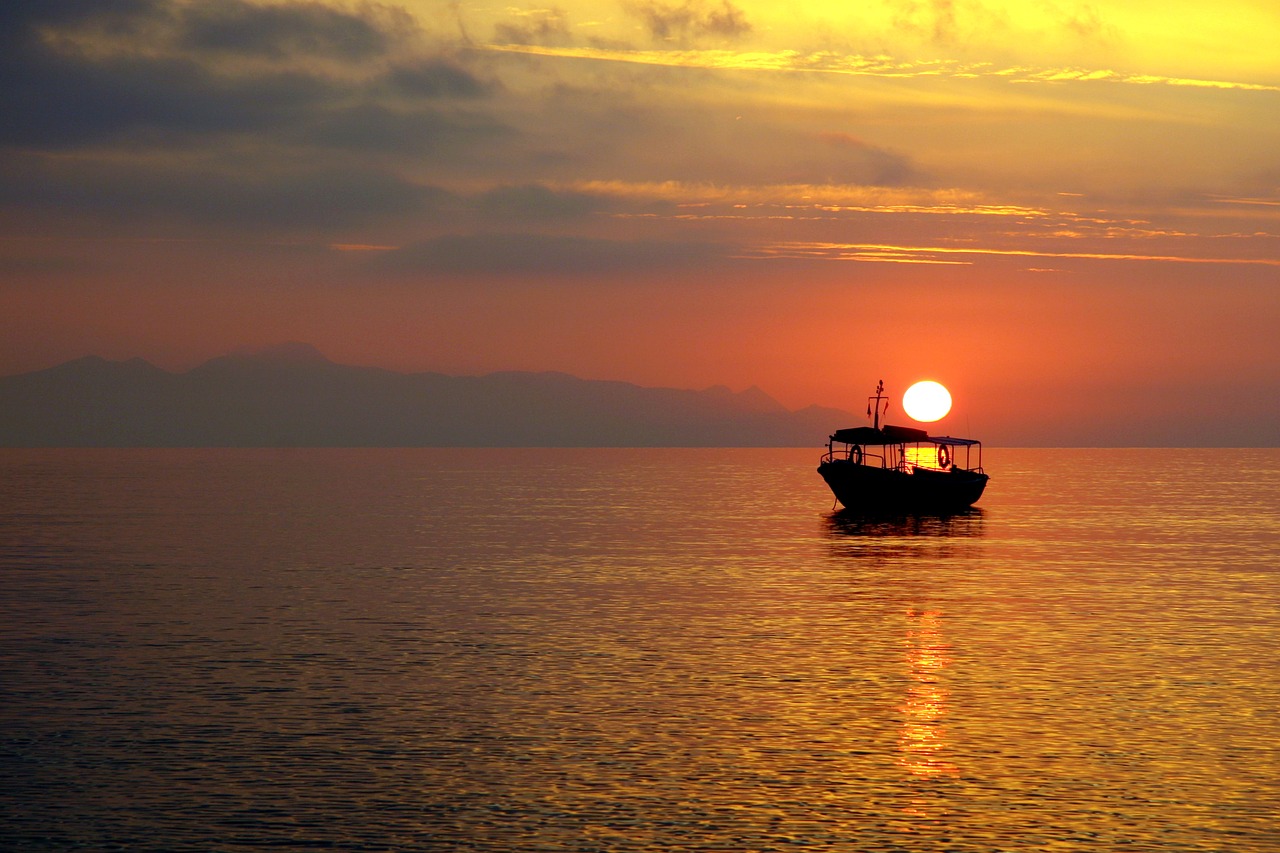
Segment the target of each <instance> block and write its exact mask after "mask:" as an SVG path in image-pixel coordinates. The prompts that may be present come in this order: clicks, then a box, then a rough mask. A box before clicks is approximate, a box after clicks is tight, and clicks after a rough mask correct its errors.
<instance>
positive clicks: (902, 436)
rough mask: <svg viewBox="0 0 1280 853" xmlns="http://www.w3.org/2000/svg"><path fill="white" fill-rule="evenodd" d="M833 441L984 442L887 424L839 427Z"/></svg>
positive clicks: (965, 444) (966, 444)
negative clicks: (878, 426) (880, 427)
mask: <svg viewBox="0 0 1280 853" xmlns="http://www.w3.org/2000/svg"><path fill="white" fill-rule="evenodd" d="M831 440H832V441H838V442H840V443H841V444H863V445H867V444H871V445H877V444H880V445H883V444H905V443H908V442H914V441H927V442H931V443H933V444H945V445H948V446H950V447H970V446H972V445H975V444H981V443H982V442H980V441H977V440H975V439H972V438H955V437H953V436H949V435H943V436H932V435H929V434H928V433H927V432H925V431H924V430H922V429H916V428H915V427H903V426H892V425H889V424H886V425H885V426H884V428H882V429H875V428H874V427H869V426H860V427H849V428H848V429H838V430H836V431H835V432H834V433H832V435H831Z"/></svg>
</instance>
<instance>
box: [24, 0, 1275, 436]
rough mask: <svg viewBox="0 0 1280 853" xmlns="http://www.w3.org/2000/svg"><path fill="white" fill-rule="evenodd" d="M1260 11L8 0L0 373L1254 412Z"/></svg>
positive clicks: (1231, 1) (1270, 406) (1013, 426)
mask: <svg viewBox="0 0 1280 853" xmlns="http://www.w3.org/2000/svg"><path fill="white" fill-rule="evenodd" d="M1277 34H1280V5H1277V4H1275V3H1270V2H1260V1H1259V0H1255V2H1244V0H1225V2H1219V3H1204V2H1187V0H1161V2H1158V3H1157V2H1154V0H1152V2H1147V0H1124V2H1120V0H1100V2H1073V0H1046V2H1042V3H1025V2H999V0H973V1H972V2H969V1H968V0H865V2H856V3H850V2H839V3H821V2H814V3H800V4H794V3H777V2H753V1H752V0H735V2H726V0H707V2H697V1H696V0H695V1H694V2H668V0H616V1H615V0H596V1H595V2H577V0H568V2H557V3H554V4H550V5H538V4H532V5H530V4H523V3H520V4H514V5H509V4H507V3H505V2H499V3H489V2H472V0H461V1H460V2H443V0H417V2H398V3H397V2H389V3H339V2H326V0H314V2H313V1H312V0H307V2H248V0H207V1H203V2H162V0H17V1H16V2H12V0H11V2H8V3H6V4H5V5H4V8H3V10H2V11H0V118H2V119H3V120H2V121H0V148H2V150H0V341H3V344H2V345H0V374H11V373H17V372H21V371H27V370H34V369H39V368H44V367H49V366H51V365H54V364H57V363H59V362H61V361H65V360H68V359H71V358H75V357H78V356H82V355H86V354H97V355H102V356H105V357H108V358H117V359H120V358H130V357H134V356H141V357H143V358H145V359H147V360H149V361H152V362H154V363H156V364H158V365H160V366H162V367H166V368H169V369H186V368H189V367H192V366H194V365H195V364H198V363H200V362H201V361H203V360H205V359H207V358H209V357H211V356H215V355H219V354H222V353H225V352H227V351H229V350H231V349H234V348H238V347H246V346H247V347H256V346H263V345H268V344H273V343H277V342H281V341H306V342H309V343H311V344H314V345H315V346H317V347H318V348H319V349H321V350H322V351H323V352H325V353H326V354H327V355H328V356H329V357H330V358H332V359H334V360H335V361H341V362H347V363H354V364H367V365H377V366H382V367H388V368H393V369H397V370H413V371H420V370H433V371H440V372H445V373H452V374H481V373H487V372H491V371H495V370H508V369H517V370H558V371H565V372H568V373H573V374H575V375H578V376H582V377H586V378H597V379H620V380H626V381H630V382H635V383H638V384H641V385H662V386H675V387H685V388H703V387H707V386H710V385H714V384H725V385H728V386H730V387H731V388H733V389H735V390H742V389H744V388H746V387H748V386H750V385H758V386H759V387H760V388H762V389H763V390H765V391H766V392H767V393H769V394H770V395H772V396H774V397H775V398H777V399H778V400H780V401H781V402H782V403H784V404H785V405H787V406H789V407H791V408H800V407H802V406H805V405H808V404H811V403H817V404H820V405H826V406H837V407H842V408H848V409H851V410H853V411H858V412H860V411H861V410H862V409H863V407H864V406H865V398H866V396H867V394H868V393H870V392H871V391H872V390H873V389H874V386H875V382H876V380H878V379H881V378H883V379H884V380H885V383H886V385H887V386H888V387H889V388H890V389H891V390H894V391H895V392H896V393H897V394H898V395H900V394H901V392H902V391H903V390H905V388H906V386H907V385H908V384H909V383H910V382H911V381H914V380H916V379H923V378H931V379H936V380H939V381H941V382H943V383H944V384H945V385H947V386H948V387H949V388H950V389H951V391H952V394H953V396H954V398H955V404H956V405H955V410H954V413H953V414H952V415H951V416H949V418H948V419H946V420H944V421H942V422H941V426H940V428H939V429H938V431H950V432H952V433H955V434H967V433H972V434H976V435H977V436H978V437H980V438H983V439H984V440H985V441H987V442H988V443H991V444H999V443H1004V444H1039V443H1043V444H1059V443H1067V444H1072V443H1101V444H1108V443H1116V444H1134V443H1138V444H1141V443H1152V444H1161V443H1201V442H1203V443H1209V444H1229V445H1230V444H1280V402H1278V401H1280V46H1278V45H1280V39H1278V37H1277ZM890 414H891V417H890V420H893V415H894V414H895V412H893V411H892V410H891V413H890ZM899 420H901V418H899ZM1135 436H1137V437H1138V438H1135ZM1141 436H1150V437H1151V438H1150V441H1149V442H1148V441H1143V440H1142V439H1141ZM824 439H825V437H824V436H817V437H815V444H821V443H822V442H823V440H824Z"/></svg>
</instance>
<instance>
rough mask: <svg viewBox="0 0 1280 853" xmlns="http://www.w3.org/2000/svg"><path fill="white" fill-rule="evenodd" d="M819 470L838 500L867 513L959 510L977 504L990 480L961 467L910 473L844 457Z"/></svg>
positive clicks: (823, 465) (984, 475)
mask: <svg viewBox="0 0 1280 853" xmlns="http://www.w3.org/2000/svg"><path fill="white" fill-rule="evenodd" d="M818 473H819V474H821V475H822V479H823V480H825V481H826V482H827V485H828V486H829V487H830V488H831V492H832V494H834V495H835V496H836V500H838V501H840V503H842V504H844V505H845V507H847V508H849V509H852V510H859V511H865V512H882V511H889V512H956V511H959V510H963V509H966V508H967V507H970V506H973V504H974V503H976V502H977V500H978V498H980V497H982V492H983V490H984V489H986V487H987V480H988V477H987V475H986V474H981V473H978V472H976V471H965V470H962V469H959V468H955V469H952V470H950V471H934V470H930V469H928V468H917V469H915V470H913V471H909V472H908V471H899V470H897V469H893V468H878V467H874V466H870V465H861V464H858V463H856V462H853V461H850V460H843V459H835V460H830V459H829V460H824V461H823V462H822V463H821V464H820V465H819V466H818Z"/></svg>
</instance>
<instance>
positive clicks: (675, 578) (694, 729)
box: [0, 449, 1280, 853]
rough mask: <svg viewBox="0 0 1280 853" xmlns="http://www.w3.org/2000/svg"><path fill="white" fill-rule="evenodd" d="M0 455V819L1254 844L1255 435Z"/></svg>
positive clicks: (1261, 722)
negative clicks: (959, 489)
mask: <svg viewBox="0 0 1280 853" xmlns="http://www.w3.org/2000/svg"><path fill="white" fill-rule="evenodd" d="M818 455H819V451H818V450H816V449H815V450H350V451H348V450H297V451H294V450H289V451H271V450H263V451H234V450H214V451H189V450H178V451H107V450H88V451H79V450H77V451H67V450H55V451H16V450H5V451H0V583H2V584H3V592H2V594H0V847H2V848H3V849H5V850H17V851H21V850H44V849H48V850H71V849H86V850H241V849H252V848H260V847H275V848H278V849H312V848H334V849H342V850H398V849H406V848H408V849H412V848H417V849H431V850H460V851H560V850H566V851H640V850H665V851H680V850H700V851H701V850H735V851H757V850H759V851H766V850H794V849H811V850H840V851H863V850H866V851H932V850H939V851H941V850H945V851H984V853H986V852H987V851H1014V850H1018V851H1020V850H1097V851H1114V850H1127V851H1275V850H1280V822H1278V820H1277V817H1276V815H1277V814H1280V716H1278V710H1280V666H1277V664H1278V663H1280V652H1278V651H1277V650H1278V649H1280V451H1277V450H1211V451H1175V450H1140V451H1120V450H1062V451H1049V450H999V449H989V450H988V451H987V454H986V460H985V461H986V463H987V467H988V470H989V471H990V473H992V475H993V479H992V481H991V485H990V487H989V488H988V490H987V494H986V496H985V497H984V498H983V500H982V502H981V503H980V504H979V507H980V509H978V510H977V511H974V512H972V513H970V514H967V515H962V516H957V517H952V518H949V519H937V518H934V519H905V520H878V521H876V520H866V519H859V518H850V517H846V516H844V515H842V514H840V513H835V514H833V513H832V512H831V504H832V501H831V497H830V494H829V493H828V492H827V491H826V487H825V486H824V485H823V483H822V482H821V480H820V479H819V477H818V475H817V474H816V473H815V471H814V468H815V466H816V463H817V458H818Z"/></svg>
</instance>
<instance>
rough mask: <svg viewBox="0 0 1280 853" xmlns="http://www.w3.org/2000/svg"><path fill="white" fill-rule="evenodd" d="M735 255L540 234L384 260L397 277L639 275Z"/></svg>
mask: <svg viewBox="0 0 1280 853" xmlns="http://www.w3.org/2000/svg"><path fill="white" fill-rule="evenodd" d="M730 254H731V252H730V249H729V247H726V246H722V245H719V244H714V243H672V242H661V241H645V240H642V241H621V240H602V239H596V238H589V237H564V236H546V235H541V234H476V235H465V236H462V235H450V236H445V237H437V238H435V239H432V240H427V241H425V242H422V243H418V244H415V245H411V246H406V247H405V248H402V249H397V250H395V251H392V252H387V253H386V254H385V255H383V256H382V257H381V258H380V259H379V261H378V263H379V264H380V265H381V266H382V267H383V269H385V270H387V271H390V272H395V273H406V274H413V273H463V274H476V273H505V274H512V273H514V274H517V275H545V274H556V275H606V274H613V275H616V274H628V275H631V274H636V273H644V272H649V271H652V270H655V269H672V268H679V267H689V266H696V265H701V264H706V263H709V262H711V261H714V260H717V259H721V258H725V257H727V256H729V255H730Z"/></svg>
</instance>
